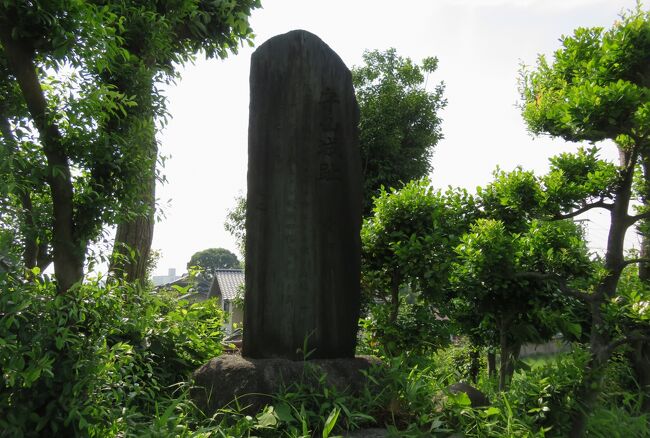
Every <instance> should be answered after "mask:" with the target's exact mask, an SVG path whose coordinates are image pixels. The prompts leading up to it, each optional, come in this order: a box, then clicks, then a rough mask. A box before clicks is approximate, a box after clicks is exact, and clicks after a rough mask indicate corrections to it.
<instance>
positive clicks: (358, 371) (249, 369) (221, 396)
mask: <svg viewBox="0 0 650 438" xmlns="http://www.w3.org/2000/svg"><path fill="white" fill-rule="evenodd" d="M380 364H381V362H380V361H379V360H378V359H376V358H373V357H369V356H358V357H356V358H345V359H315V360H310V361H307V362H305V361H292V360H288V359H249V358H244V357H241V356H239V355H236V354H226V355H223V356H219V357H216V358H214V359H212V360H211V361H210V362H208V363H207V364H205V365H203V366H202V367H201V368H199V369H198V370H196V371H195V372H194V387H193V388H192V390H191V397H192V400H194V403H195V404H196V405H197V406H198V407H199V408H200V409H201V410H202V411H203V412H205V413H208V414H211V413H213V412H215V411H216V410H217V409H221V408H223V407H224V406H227V405H228V404H229V403H231V402H232V401H233V400H234V399H235V398H236V399H237V402H238V403H239V405H240V406H243V407H246V406H247V407H248V408H247V410H248V411H249V412H257V411H258V410H259V409H260V408H262V407H263V406H264V405H265V404H267V403H269V402H271V401H272V399H271V398H270V397H269V396H268V395H266V394H277V393H278V392H279V391H281V390H282V389H283V388H287V387H289V386H290V385H291V384H294V383H302V384H304V385H308V386H312V387H318V385H319V384H320V383H319V379H318V378H319V377H320V376H321V375H325V376H326V378H325V384H326V385H327V386H329V387H332V388H336V389H337V390H338V391H347V392H349V393H351V394H356V393H359V392H360V391H361V390H362V389H363V385H364V384H365V379H364V375H363V373H362V371H367V370H368V369H369V368H370V367H371V366H373V365H380Z"/></svg>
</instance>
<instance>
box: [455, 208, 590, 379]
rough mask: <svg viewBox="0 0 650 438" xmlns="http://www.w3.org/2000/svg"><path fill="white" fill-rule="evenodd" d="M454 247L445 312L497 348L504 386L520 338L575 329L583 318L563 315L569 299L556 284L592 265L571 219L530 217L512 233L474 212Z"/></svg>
mask: <svg viewBox="0 0 650 438" xmlns="http://www.w3.org/2000/svg"><path fill="white" fill-rule="evenodd" d="M456 252H457V258H456V261H455V262H454V264H453V267H452V269H451V273H450V282H451V284H452V289H453V290H454V291H455V292H454V293H452V296H453V298H452V303H453V305H452V311H451V313H450V316H451V317H452V319H453V320H455V322H456V323H457V324H459V325H460V327H461V328H463V331H464V332H465V333H467V334H468V335H470V337H471V338H472V339H473V340H475V341H476V340H477V339H480V340H482V341H483V342H484V343H485V344H487V345H488V346H490V347H492V348H498V349H499V351H500V357H501V363H500V367H499V368H500V369H499V388H500V389H501V390H503V389H505V387H506V384H507V381H508V379H509V378H510V376H511V375H512V372H513V370H514V368H513V364H514V362H515V361H516V360H517V359H518V356H519V348H520V346H521V345H522V344H523V343H525V342H543V341H546V340H548V339H550V338H551V336H552V335H554V334H555V333H557V331H564V332H565V333H567V332H573V334H576V335H577V334H579V330H580V325H579V324H576V323H574V322H572V321H570V320H568V319H567V316H568V315H567V314H569V315H570V309H571V307H572V306H571V305H570V304H571V303H570V299H569V297H566V296H565V294H564V293H563V291H561V290H558V289H560V288H563V287H565V286H564V285H565V284H566V283H568V282H571V280H573V279H575V278H576V277H586V276H588V274H589V273H590V266H591V261H590V260H589V256H588V250H587V247H586V243H585V241H584V238H583V236H582V231H581V229H580V228H579V227H577V226H576V225H575V224H574V223H572V222H571V221H554V222H540V221H537V220H533V221H531V222H530V223H529V224H528V229H527V230H526V231H525V232H523V233H513V232H510V231H508V228H507V226H506V225H505V224H504V223H503V222H502V221H500V220H496V219H478V220H477V221H476V222H475V223H474V224H472V225H471V227H470V230H469V232H468V233H466V234H465V235H463V237H462V238H461V243H460V245H458V247H457V248H456ZM558 282H559V284H558Z"/></svg>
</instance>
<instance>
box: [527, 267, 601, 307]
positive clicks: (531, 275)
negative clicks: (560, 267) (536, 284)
mask: <svg viewBox="0 0 650 438" xmlns="http://www.w3.org/2000/svg"><path fill="white" fill-rule="evenodd" d="M515 278H523V279H528V280H552V281H555V282H556V283H557V286H558V287H559V289H560V291H561V292H562V293H563V294H565V295H567V296H570V297H573V298H577V299H579V300H582V301H592V300H593V299H594V297H593V295H591V294H588V293H586V292H582V291H579V290H577V289H574V288H572V287H569V286H567V284H566V280H565V279H564V278H562V277H560V276H559V275H555V274H544V273H542V272H519V273H517V274H515Z"/></svg>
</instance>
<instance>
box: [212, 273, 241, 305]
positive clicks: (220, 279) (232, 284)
mask: <svg viewBox="0 0 650 438" xmlns="http://www.w3.org/2000/svg"><path fill="white" fill-rule="evenodd" d="M243 284H244V270H243V269H217V271H216V272H215V276H214V280H213V281H212V286H211V287H210V296H215V295H221V297H222V298H223V299H224V300H226V301H232V300H234V299H235V298H237V295H238V293H239V290H240V288H241V285H243Z"/></svg>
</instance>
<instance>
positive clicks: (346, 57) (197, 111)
mask: <svg viewBox="0 0 650 438" xmlns="http://www.w3.org/2000/svg"><path fill="white" fill-rule="evenodd" d="M262 4H263V9H260V10H257V11H254V12H253V14H252V18H251V24H252V27H253V29H254V30H255V32H256V35H257V37H256V38H255V42H256V45H260V44H262V43H263V42H264V41H266V40H267V39H269V38H270V37H272V36H275V35H278V34H281V33H285V32H288V31H289V30H293V29H305V30H308V31H310V32H312V33H315V34H316V35H318V36H319V37H320V38H321V39H323V41H325V42H326V43H327V44H328V45H329V46H330V47H331V48H332V49H333V50H334V51H336V52H337V53H338V54H339V55H340V56H341V58H342V59H343V61H344V62H345V63H346V64H347V65H348V67H352V66H354V65H360V64H361V55H362V54H363V51H364V50H366V49H369V50H372V49H380V50H384V49H387V48H389V47H395V48H396V49H397V52H398V54H400V55H402V56H405V57H410V58H411V59H413V60H414V61H418V62H419V61H420V60H421V59H422V58H424V57H427V56H437V57H438V59H439V61H440V62H439V69H438V71H437V72H436V73H435V74H434V75H432V76H431V77H430V78H429V82H428V84H429V86H430V87H432V86H433V85H434V84H435V83H437V82H440V81H444V82H445V84H446V92H445V96H446V97H447V99H448V101H449V103H448V106H447V108H446V109H445V110H444V112H443V113H442V118H443V124H442V131H443V133H444V136H445V138H444V140H442V141H441V142H440V143H439V144H438V146H437V147H436V149H435V154H434V157H433V167H434V170H433V173H432V175H431V178H432V181H433V184H434V185H435V186H436V187H440V188H444V187H446V186H448V185H451V186H460V187H465V188H467V189H468V190H470V191H472V192H473V191H474V190H475V188H476V186H478V185H483V184H486V183H488V182H489V181H490V180H491V173H492V171H493V170H494V168H495V167H496V166H497V165H499V166H500V167H501V168H502V169H505V170H510V169H512V168H514V167H515V166H517V165H521V166H523V167H524V168H526V169H534V170H536V171H538V172H544V171H545V169H546V168H547V158H548V157H550V156H552V155H555V154H557V153H559V152H561V151H565V150H573V149H574V148H575V145H571V144H566V143H565V142H562V141H553V140H550V139H548V138H537V139H532V138H531V137H530V136H529V135H528V134H527V132H526V129H525V126H524V123H523V121H522V119H521V116H520V114H519V110H518V109H517V108H516V107H515V104H516V102H517V99H518V93H517V74H518V71H519V65H520V62H524V63H526V64H528V65H530V64H533V63H534V62H535V59H536V56H537V54H538V53H546V54H550V53H552V51H553V50H555V49H556V48H558V47H559V38H560V36H562V35H568V34H571V33H572V32H573V29H575V28H576V27H591V26H604V27H610V26H611V24H612V23H613V22H614V21H615V20H616V19H617V17H618V15H619V13H620V12H621V11H622V10H623V9H630V8H632V7H634V5H635V0H402V1H400V2H394V1H384V0H362V1H361V0H345V1H342V0H319V1H317V0H262ZM253 50H254V48H253V49H250V48H248V47H245V48H242V49H241V50H240V52H239V54H238V55H232V56H230V57H229V58H227V59H225V60H209V61H206V60H203V59H200V60H197V62H196V63H195V64H194V65H188V66H186V67H185V68H184V69H183V71H182V79H181V80H180V81H179V82H178V84H177V85H175V86H170V87H168V88H167V89H166V94H167V96H168V98H169V106H168V109H169V111H170V113H171V116H172V119H171V120H170V122H169V124H168V126H167V127H166V129H165V131H164V132H163V133H162V135H161V136H160V142H161V150H162V153H163V154H165V155H168V156H170V158H169V159H168V160H167V164H166V167H165V169H164V174H165V175H166V177H167V179H168V183H167V184H165V185H162V186H159V187H158V189H157V190H158V193H157V196H158V198H159V203H160V205H161V207H162V208H163V212H164V215H165V217H164V218H163V219H162V221H160V222H159V223H157V224H156V230H155V235H154V242H153V248H154V249H157V250H160V251H161V252H162V257H161V259H160V260H159V262H158V266H157V269H156V274H159V275H164V274H166V272H167V269H168V268H176V269H177V271H178V272H179V273H180V272H184V270H185V265H186V263H187V261H188V260H189V259H190V257H191V255H192V254H193V253H194V252H196V251H199V250H202V249H206V248H210V247H224V248H228V249H230V250H231V251H233V252H236V248H235V244H234V240H233V239H232V237H231V236H230V234H228V233H227V232H226V231H225V230H224V227H223V223H224V220H225V215H226V212H227V210H228V209H230V208H232V207H233V206H234V199H235V196H237V195H238V194H244V193H245V192H246V163H247V128H248V103H249V91H248V77H249V67H250V55H251V53H252V52H253ZM607 149H609V153H608V154H605V155H606V156H610V157H612V158H613V156H614V154H613V153H612V152H613V151H611V148H607ZM604 152H607V150H605V151H604ZM592 222H595V223H594V225H593V226H592V228H591V230H590V234H589V237H590V239H591V240H592V246H593V247H594V248H599V247H602V246H604V243H603V242H604V241H603V239H604V237H605V232H606V229H605V228H604V226H603V225H601V224H600V223H599V221H598V220H597V219H596V220H595V221H592Z"/></svg>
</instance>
